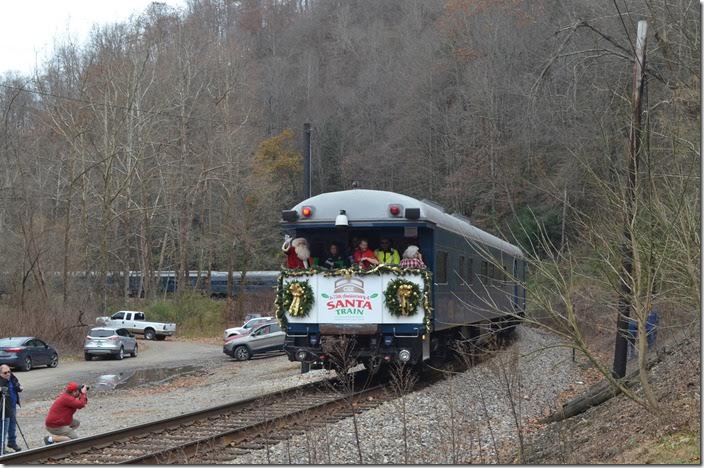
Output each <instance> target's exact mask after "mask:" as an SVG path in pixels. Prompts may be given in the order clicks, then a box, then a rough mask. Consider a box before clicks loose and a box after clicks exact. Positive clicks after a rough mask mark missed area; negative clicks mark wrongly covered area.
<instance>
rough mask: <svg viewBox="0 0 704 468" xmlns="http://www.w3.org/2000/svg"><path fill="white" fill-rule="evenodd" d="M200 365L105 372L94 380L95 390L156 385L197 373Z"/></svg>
mask: <svg viewBox="0 0 704 468" xmlns="http://www.w3.org/2000/svg"><path fill="white" fill-rule="evenodd" d="M202 369H203V368H202V367H200V366H181V367H170V368H158V369H137V370H128V371H124V372H120V373H118V374H105V375H101V376H99V377H98V379H97V381H96V382H95V387H96V390H118V389H122V388H135V387H141V386H146V385H157V384H163V383H166V382H168V381H169V380H173V379H176V378H178V377H184V376H189V375H194V374H198V373H199V372H201V371H202Z"/></svg>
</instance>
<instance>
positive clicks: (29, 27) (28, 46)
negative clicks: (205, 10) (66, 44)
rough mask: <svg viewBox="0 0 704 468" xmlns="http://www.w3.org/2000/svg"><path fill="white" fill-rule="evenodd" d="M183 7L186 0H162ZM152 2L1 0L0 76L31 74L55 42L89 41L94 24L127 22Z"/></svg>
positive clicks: (133, 0)
mask: <svg viewBox="0 0 704 468" xmlns="http://www.w3.org/2000/svg"><path fill="white" fill-rule="evenodd" d="M160 1H161V3H166V4H168V5H170V6H173V7H176V8H183V7H184V6H185V4H186V1H185V0H160ZM151 2H152V0H0V6H1V7H2V13H1V16H2V25H1V26H0V74H4V73H5V72H7V71H11V70H14V71H18V72H20V73H22V74H29V73H31V72H32V71H33V70H34V68H35V65H37V64H41V62H42V59H44V58H47V57H49V56H51V51H52V50H53V47H54V43H55V42H56V43H60V42H62V41H63V40H65V39H66V38H68V37H70V38H71V39H73V40H74V41H75V42H77V43H82V42H84V41H85V40H86V39H87V38H88V34H89V32H90V29H91V27H92V26H93V24H95V23H97V24H104V23H113V22H118V21H124V20H126V19H127V18H129V16H130V15H131V14H133V13H135V14H139V13H141V12H143V11H144V9H145V8H146V7H147V6H148V5H149V4H150V3H151Z"/></svg>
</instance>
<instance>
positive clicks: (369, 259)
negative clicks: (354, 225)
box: [354, 239, 379, 270]
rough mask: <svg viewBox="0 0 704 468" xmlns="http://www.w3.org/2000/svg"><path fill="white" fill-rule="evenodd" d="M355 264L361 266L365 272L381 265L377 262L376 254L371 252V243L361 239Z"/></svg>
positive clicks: (355, 256)
mask: <svg viewBox="0 0 704 468" xmlns="http://www.w3.org/2000/svg"><path fill="white" fill-rule="evenodd" d="M354 263H356V264H357V265H359V267H360V268H361V269H363V270H367V269H369V268H372V267H373V266H374V265H378V264H379V260H377V258H376V255H374V252H372V251H371V250H369V243H368V242H367V240H366V239H360V241H359V247H358V248H357V249H356V250H355V251H354Z"/></svg>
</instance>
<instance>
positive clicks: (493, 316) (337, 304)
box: [276, 189, 526, 369]
mask: <svg viewBox="0 0 704 468" xmlns="http://www.w3.org/2000/svg"><path fill="white" fill-rule="evenodd" d="M282 218H283V220H282V230H283V233H284V234H287V235H289V236H291V237H293V238H296V237H303V238H305V239H306V240H307V241H308V244H309V246H310V251H311V257H312V260H311V264H312V266H311V267H310V268H307V269H287V268H282V270H281V273H280V275H279V279H278V286H277V299H276V307H277V318H278V319H279V321H280V322H281V325H282V327H284V329H285V330H286V334H287V336H286V343H285V345H284V350H285V352H286V354H287V355H288V358H289V360H291V361H300V362H302V363H303V367H304V369H305V368H306V367H307V366H308V365H310V364H311V363H313V364H315V366H314V367H318V366H320V365H325V366H326V367H328V366H329V365H330V359H331V353H330V348H329V346H331V344H332V343H334V342H336V341H337V340H336V338H340V337H341V336H347V337H348V338H350V340H349V341H348V343H353V346H352V349H351V354H352V357H353V358H355V359H356V360H357V362H360V363H363V364H364V365H365V366H368V367H369V366H373V365H375V363H379V362H390V361H396V360H398V361H401V362H406V363H409V364H411V365H416V364H419V363H422V362H423V361H425V360H427V359H429V358H431V357H435V356H437V357H444V356H445V355H446V353H447V351H448V349H450V347H451V346H452V345H453V343H454V342H455V340H458V339H460V340H465V339H476V337H477V336H479V335H484V334H485V333H484V331H486V330H491V329H494V330H496V329H497V326H498V325H497V324H502V326H506V324H509V326H514V325H515V324H516V323H517V320H518V318H519V317H520V316H522V315H523V314H524V311H525V289H524V287H523V285H524V282H525V272H526V267H525V261H524V259H523V256H522V254H521V251H520V249H519V248H518V247H515V246H514V245H511V244H509V243H508V242H505V241H503V240H501V239H499V238H497V237H495V236H493V235H491V234H488V233H486V232H484V231H482V230H480V229H478V228H476V227H474V226H472V224H471V223H470V221H469V219H467V218H465V217H463V216H461V215H456V214H453V215H451V214H448V213H445V212H444V210H443V208H442V207H441V206H439V205H436V204H434V203H432V202H430V201H426V200H423V201H419V200H416V199H414V198H411V197H408V196H405V195H401V194H398V193H393V192H386V191H377V190H362V189H353V190H346V191H340V192H331V193H324V194H320V195H316V196H314V197H311V198H309V199H307V200H305V201H303V202H301V203H299V204H298V205H296V206H295V207H293V209H291V210H284V211H283V212H282ZM360 239H364V240H366V241H367V242H368V245H369V249H370V250H372V251H373V250H375V249H378V248H379V247H380V242H381V240H382V239H386V240H390V241H391V245H392V247H393V248H395V249H396V250H397V251H398V252H399V254H400V255H403V252H404V250H405V249H406V247H407V246H409V245H415V246H417V247H419V248H420V252H421V253H422V258H423V261H424V263H425V265H426V267H427V268H401V267H400V266H399V265H398V264H389V263H384V264H379V265H372V266H371V267H369V268H367V269H361V268H359V267H358V266H356V265H354V264H351V263H348V264H347V265H346V266H344V267H341V268H336V269H325V268H323V267H321V266H317V265H323V264H324V261H325V259H326V258H327V256H328V252H329V246H330V245H331V244H332V243H334V244H336V245H337V246H338V247H339V250H340V253H341V255H342V257H343V258H349V257H351V256H352V255H353V246H355V245H356V244H357V242H358V241H359V240H360ZM473 337H474V338H473ZM326 345H327V346H328V347H327V348H326Z"/></svg>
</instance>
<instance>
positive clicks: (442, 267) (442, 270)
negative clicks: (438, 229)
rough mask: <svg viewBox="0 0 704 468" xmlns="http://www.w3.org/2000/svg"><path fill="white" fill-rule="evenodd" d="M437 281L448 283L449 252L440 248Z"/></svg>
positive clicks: (436, 269) (436, 266)
mask: <svg viewBox="0 0 704 468" xmlns="http://www.w3.org/2000/svg"><path fill="white" fill-rule="evenodd" d="M435 281H436V282H437V283H447V252H442V251H440V250H438V258H437V260H436V261H435Z"/></svg>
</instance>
